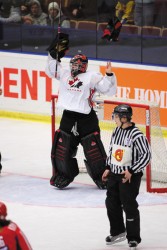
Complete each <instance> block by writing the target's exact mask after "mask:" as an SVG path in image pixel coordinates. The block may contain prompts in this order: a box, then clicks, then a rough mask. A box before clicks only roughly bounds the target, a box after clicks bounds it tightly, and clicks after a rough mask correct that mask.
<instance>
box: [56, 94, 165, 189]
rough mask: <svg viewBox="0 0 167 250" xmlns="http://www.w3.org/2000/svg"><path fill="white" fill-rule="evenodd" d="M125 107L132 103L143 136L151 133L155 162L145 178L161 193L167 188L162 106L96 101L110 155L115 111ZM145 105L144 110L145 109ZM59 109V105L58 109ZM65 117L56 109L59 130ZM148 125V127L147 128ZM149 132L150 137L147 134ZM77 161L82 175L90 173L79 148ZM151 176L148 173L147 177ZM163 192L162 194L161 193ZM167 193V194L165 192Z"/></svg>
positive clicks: (102, 131) (103, 138)
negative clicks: (119, 106) (120, 105)
mask: <svg viewBox="0 0 167 250" xmlns="http://www.w3.org/2000/svg"><path fill="white" fill-rule="evenodd" d="M121 103H129V104H131V105H133V106H132V108H133V119H132V121H133V122H135V124H136V126H138V127H139V128H140V129H141V130H142V132H143V133H144V134H145V135H146V134H147V135H146V136H148V131H150V143H151V150H152V160H151V167H150V171H149V177H148V176H147V177H146V173H144V178H145V177H146V179H147V182H148V181H149V182H150V183H149V186H150V187H151V188H153V189H154V188H155V189H157V191H158V189H161V188H165V189H166V188H167V148H166V147H167V146H166V143H165V137H166V135H167V128H166V129H165V128H162V127H161V123H160V109H159V106H158V105H157V104H155V103H151V102H143V101H136V100H133V99H126V100H125V99H118V98H112V99H109V98H108V97H99V98H96V104H95V107H94V108H95V110H96V112H97V115H98V118H99V125H100V128H101V138H102V142H103V144H104V148H105V150H106V153H108V150H109V144H110V140H111V133H112V131H113V128H114V127H115V123H114V121H112V119H111V116H112V111H113V109H114V107H115V106H117V105H118V104H121ZM142 105H143V106H142ZM144 106H148V107H149V110H150V124H148V122H149V121H148V119H147V118H148V117H147V114H148V113H147V112H148V110H146V108H145V107H144ZM55 107H56V105H55ZM61 116H62V110H60V109H59V110H58V109H55V117H54V121H55V124H56V128H55V129H57V128H58V127H59V122H60V119H61ZM146 124H147V125H148V126H146ZM146 130H147V133H146ZM77 160H78V164H79V168H80V172H86V168H85V165H84V153H83V150H82V147H81V146H79V148H78V152H77ZM147 174H148V173H147ZM155 191H156V190H155ZM158 192H159V191H158ZM165 192H166V191H165Z"/></svg>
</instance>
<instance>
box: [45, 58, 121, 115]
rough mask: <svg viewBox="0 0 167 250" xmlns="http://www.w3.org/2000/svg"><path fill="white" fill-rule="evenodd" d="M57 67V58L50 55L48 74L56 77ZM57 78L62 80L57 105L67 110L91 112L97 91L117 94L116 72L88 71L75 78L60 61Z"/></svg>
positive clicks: (109, 94) (111, 94) (105, 93)
mask: <svg viewBox="0 0 167 250" xmlns="http://www.w3.org/2000/svg"><path fill="white" fill-rule="evenodd" d="M55 69H56V60H55V59H53V58H52V57H51V56H50V55H48V61H47V65H46V71H45V72H46V74H47V75H48V76H49V77H51V78H55ZM56 79H58V80H60V88H59V97H58V102H57V107H60V108H63V109H66V110H70V111H74V112H78V113H83V114H89V113H90V111H91V108H92V104H91V103H92V100H91V99H92V96H93V93H94V92H95V91H96V92H98V93H102V94H104V95H108V96H113V95H115V94H116V89H117V80H116V77H115V75H114V74H113V75H112V76H107V75H106V76H103V75H102V74H101V73H99V72H95V71H86V72H85V73H81V74H78V75H77V76H76V77H74V78H73V77H71V72H70V69H69V70H68V69H65V68H63V67H62V65H61V63H58V67H57V76H56Z"/></svg>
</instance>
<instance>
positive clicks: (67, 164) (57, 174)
mask: <svg viewBox="0 0 167 250" xmlns="http://www.w3.org/2000/svg"><path fill="white" fill-rule="evenodd" d="M71 145H72V136H71V135H69V134H67V133H66V132H64V131H62V130H60V129H59V130H57V131H56V132H55V136H54V141H53V145H52V150H51V161H52V167H53V176H52V178H51V179H50V184H51V185H53V186H56V187H58V188H64V187H66V186H68V185H69V184H70V183H71V182H72V181H73V180H74V178H75V176H77V175H78V174H79V168H78V163H77V160H76V159H75V158H72V157H74V156H75V155H76V149H77V147H76V148H74V147H71Z"/></svg>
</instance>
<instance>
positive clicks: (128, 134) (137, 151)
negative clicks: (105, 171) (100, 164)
mask: <svg viewBox="0 0 167 250" xmlns="http://www.w3.org/2000/svg"><path fill="white" fill-rule="evenodd" d="M150 160H151V149H150V145H149V143H148V140H147V138H146V137H145V136H144V134H143V133H142V132H141V131H140V130H139V129H138V128H137V127H136V126H135V124H134V123H132V126H130V127H128V128H125V129H123V128H121V127H116V128H115V130H114V131H113V133H112V136H111V143H110V149H109V155H108V157H107V160H106V163H107V168H110V169H111V172H113V173H115V174H121V172H123V171H125V170H128V171H129V172H130V173H132V174H133V173H138V172H142V171H143V170H144V168H145V167H146V166H147V165H148V164H149V162H150Z"/></svg>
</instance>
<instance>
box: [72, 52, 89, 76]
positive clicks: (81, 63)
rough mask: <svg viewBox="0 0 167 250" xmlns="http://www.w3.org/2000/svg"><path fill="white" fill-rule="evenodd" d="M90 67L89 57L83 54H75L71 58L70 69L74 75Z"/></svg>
mask: <svg viewBox="0 0 167 250" xmlns="http://www.w3.org/2000/svg"><path fill="white" fill-rule="evenodd" d="M87 67H88V58H87V57H86V56H85V55H83V54H78V55H75V56H74V57H73V58H71V60H70V69H71V75H72V77H75V76H77V75H78V74H80V73H85V72H86V70H87Z"/></svg>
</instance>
